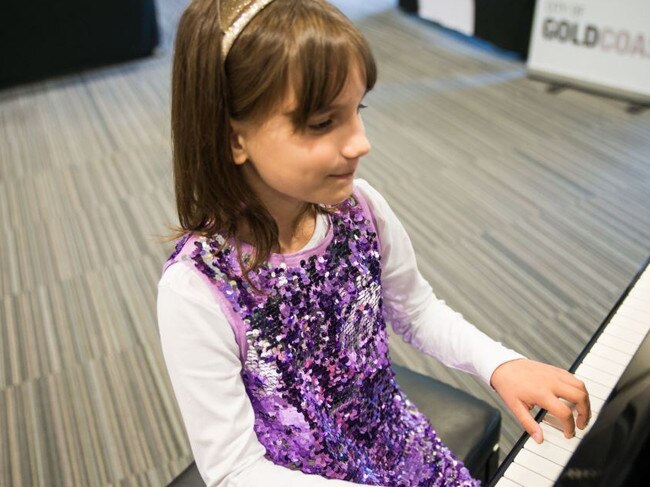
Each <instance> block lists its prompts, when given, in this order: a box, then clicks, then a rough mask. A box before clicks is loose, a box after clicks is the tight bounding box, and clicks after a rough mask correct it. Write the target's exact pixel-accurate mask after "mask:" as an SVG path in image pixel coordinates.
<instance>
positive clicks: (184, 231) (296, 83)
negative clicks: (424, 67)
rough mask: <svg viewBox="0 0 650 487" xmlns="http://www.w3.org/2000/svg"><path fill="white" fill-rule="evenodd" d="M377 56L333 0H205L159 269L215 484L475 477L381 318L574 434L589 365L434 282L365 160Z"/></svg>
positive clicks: (186, 66) (185, 30)
mask: <svg viewBox="0 0 650 487" xmlns="http://www.w3.org/2000/svg"><path fill="white" fill-rule="evenodd" d="M375 79H376V67H375V61H374V59H373V56H372V54H371V52H370V49H369V47H368V45H367V43H366V41H365V40H364V38H363V37H362V36H361V34H360V33H359V32H358V31H357V30H356V29H355V27H354V26H353V25H352V24H351V23H350V21H349V20H348V19H346V18H345V17H344V16H343V15H342V14H341V13H340V12H339V11H338V10H337V9H336V8H334V7H333V6H331V5H330V4H328V3H327V2H326V1H325V0H221V1H218V0H194V1H193V2H192V3H191V5H190V6H189V7H188V8H187V10H186V11H185V13H184V15H183V17H182V19H181V21H180V24H179V28H178V34H177V41H176V51H175V57H174V70H173V94H172V130H173V143H174V176H175V186H176V201H177V207H178V214H179V219H180V229H179V236H181V238H180V240H179V241H178V243H177V245H176V250H175V251H174V253H173V254H172V256H171V257H170V259H169V261H168V262H167V264H166V265H165V270H164V273H163V276H162V278H161V281H160V285H159V295H158V317H159V327H160V335H161V341H162V347H163V352H164V356H165V361H166V364H167V367H168V370H169V375H170V377H171V381H172V385H173V388H174V391H175V394H176V397H177V400H178V403H179V406H180V410H181V413H182V416H183V420H184V422H185V426H186V428H187V432H188V436H189V440H190V444H191V447H192V451H193V453H194V457H195V459H196V463H197V466H198V469H199V471H200V473H201V475H202V477H203V479H204V480H205V482H206V483H207V484H208V485H229V486H235V485H236V486H260V485H295V486H320V485H323V486H331V487H334V486H337V485H341V486H343V485H360V484H363V485H384V486H392V485H400V486H431V485H454V486H455V485H462V486H470V485H472V486H473V485H477V484H478V482H476V481H475V480H473V479H472V478H471V476H470V475H469V472H468V471H467V469H466V468H464V466H463V465H462V463H461V462H459V461H458V460H457V459H456V458H455V457H454V455H453V453H452V452H450V451H449V449H448V448H447V447H446V446H445V445H444V444H443V443H442V442H441V441H440V439H439V438H438V437H437V435H436V432H435V430H434V429H433V428H432V426H431V425H430V424H429V422H428V420H427V419H426V418H425V417H424V416H423V415H422V414H421V413H420V412H419V411H418V410H417V408H416V407H415V406H414V405H413V404H412V403H411V402H409V400H408V399H407V398H406V397H405V396H404V394H402V392H401V391H400V390H399V388H398V386H397V384H396V383H395V380H394V377H393V373H392V370H391V364H390V357H389V355H388V343H387V332H386V323H387V322H388V323H390V324H391V325H392V326H393V327H394V329H395V330H396V331H397V332H398V333H399V334H401V335H402V336H403V337H404V339H405V340H406V341H407V342H409V343H411V344H412V345H413V346H415V347H416V348H417V349H419V350H421V351H423V352H424V353H427V354H430V355H432V356H434V357H436V358H438V359H439V360H441V361H442V362H443V363H445V364H446V365H448V366H451V367H455V368H458V369H461V370H464V371H467V372H470V373H474V374H477V375H479V376H480V377H482V378H483V380H485V381H486V382H487V383H490V384H491V385H492V387H493V388H494V389H495V390H496V391H497V392H498V393H499V394H500V395H501V397H502V398H503V399H504V401H505V402H506V404H507V405H508V406H509V407H510V409H511V410H512V411H513V413H514V414H515V415H516V416H517V418H518V419H519V420H520V422H521V423H522V425H523V426H524V428H525V429H526V430H527V431H528V432H529V433H530V434H531V435H533V437H534V438H536V440H537V441H540V442H541V440H542V438H541V429H540V428H539V425H537V423H535V421H534V420H533V418H532V417H531V416H530V414H529V409H530V408H532V407H533V406H534V405H539V406H541V407H544V408H546V409H548V410H550V411H551V412H552V413H554V414H555V415H557V416H559V417H561V418H563V419H564V423H565V424H564V429H565V434H566V435H567V436H571V435H573V431H574V419H573V415H572V413H571V409H570V408H569V407H568V406H566V405H565V404H564V403H563V402H562V401H560V399H559V398H563V399H566V400H567V401H569V403H573V404H575V405H577V410H578V412H579V416H578V419H577V422H578V425H579V426H580V427H584V426H586V423H587V420H588V416H589V403H588V396H587V393H586V390H585V387H584V384H582V383H581V382H580V381H578V380H577V379H575V378H574V377H573V376H572V375H571V374H569V373H568V372H566V371H563V370H561V369H557V368H555V367H551V366H548V365H544V364H540V363H537V362H533V361H529V360H526V359H524V358H523V357H522V356H521V355H519V354H517V353H515V352H513V351H511V350H508V349H506V348H504V347H503V346H501V345H500V344H499V343H496V342H493V341H492V340H490V339H489V338H488V337H486V336H485V335H484V334H482V333H481V332H479V331H478V330H477V329H476V328H474V327H473V326H472V325H470V324H469V323H467V322H466V321H465V320H464V319H463V318H462V317H461V316H460V315H459V314H457V313H454V312H453V311H452V310H450V309H449V308H448V307H447V306H446V305H445V304H444V302H442V301H438V300H437V299H436V298H435V297H434V295H433V293H432V290H431V288H430V287H429V286H428V284H427V283H426V282H425V281H424V279H423V278H422V276H421V275H420V274H419V272H418V270H417V268H416V263H415V256H414V252H413V249H412V247H411V244H410V241H409V239H408V236H407V235H406V233H405V231H404V228H403V227H402V225H401V224H400V223H399V221H398V220H397V218H396V217H395V215H394V214H393V212H392V211H391V209H390V208H389V206H388V204H387V203H386V201H385V200H384V199H383V198H382V197H381V196H380V195H379V194H378V193H377V192H376V191H375V190H374V189H373V188H372V187H371V186H370V185H369V184H368V183H366V182H364V181H361V180H355V179H354V174H355V171H356V169H357V166H358V164H359V160H360V158H361V157H362V156H364V155H365V154H366V153H368V151H369V149H370V145H369V143H368V140H367V139H366V136H365V132H364V127H363V123H362V121H361V117H360V114H359V111H360V109H361V108H363V105H362V100H363V97H364V95H365V94H366V92H368V91H369V90H370V89H372V87H373V85H374V83H375Z"/></svg>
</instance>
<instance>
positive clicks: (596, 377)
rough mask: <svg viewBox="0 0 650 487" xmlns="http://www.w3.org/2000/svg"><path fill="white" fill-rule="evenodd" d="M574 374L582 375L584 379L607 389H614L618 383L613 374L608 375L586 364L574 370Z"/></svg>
mask: <svg viewBox="0 0 650 487" xmlns="http://www.w3.org/2000/svg"><path fill="white" fill-rule="evenodd" d="M576 374H580V375H584V376H585V377H587V378H589V379H591V380H593V381H594V382H598V383H599V384H602V385H604V386H607V387H609V388H614V386H615V385H616V383H617V382H618V377H617V376H615V375H614V374H608V373H607V372H604V371H602V370H599V369H596V368H594V367H592V366H590V365H588V364H585V363H582V364H580V365H579V366H578V368H577V369H576Z"/></svg>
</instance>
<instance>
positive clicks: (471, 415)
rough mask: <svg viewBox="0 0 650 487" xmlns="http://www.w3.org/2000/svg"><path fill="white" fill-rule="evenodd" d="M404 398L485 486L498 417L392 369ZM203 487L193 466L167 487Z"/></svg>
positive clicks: (478, 403)
mask: <svg viewBox="0 0 650 487" xmlns="http://www.w3.org/2000/svg"><path fill="white" fill-rule="evenodd" d="M393 370H394V371H395V378H396V380H397V383H398V384H399V386H400V388H401V389H402V390H403V391H404V393H405V394H406V396H407V397H408V398H409V399H410V400H411V401H412V402H413V403H415V405H416V406H417V407H418V408H419V409H420V411H422V413H424V414H425V415H426V416H427V417H428V418H429V419H430V420H431V424H432V425H433V427H434V429H435V430H436V431H437V432H438V435H439V436H440V438H442V440H443V441H444V442H445V443H446V444H447V446H449V448H451V450H452V451H454V452H455V453H456V455H457V456H458V458H460V459H461V460H463V462H464V463H465V466H466V467H467V468H468V469H469V471H470V472H471V473H472V475H473V476H474V477H475V478H477V479H479V480H481V481H482V482H483V483H486V482H487V480H489V479H490V477H492V475H493V474H494V472H496V469H497V466H498V465H497V464H498V459H499V444H498V443H499V434H500V432H501V413H500V412H499V410H498V409H496V408H494V407H492V406H490V405H489V404H487V403H486V402H484V401H482V400H480V399H477V398H475V397H474V396H472V395H470V394H468V393H466V392H464V391H461V390H460V389H456V388H454V387H451V386H449V385H447V384H444V383H442V382H440V381H437V380H435V379H432V378H431V377H427V376H425V375H422V374H418V373H417V372H413V371H411V370H409V369H407V368H404V367H400V366H398V365H393ZM203 485H205V484H204V483H203V481H202V479H201V476H200V475H199V471H198V470H197V468H196V464H195V463H194V462H192V464H191V465H190V466H189V467H187V468H186V469H185V470H184V471H183V472H182V473H181V474H180V475H179V476H178V477H176V478H175V479H174V480H173V481H172V483H171V484H169V486H168V487H199V486H203Z"/></svg>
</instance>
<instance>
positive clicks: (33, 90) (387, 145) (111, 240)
mask: <svg viewBox="0 0 650 487" xmlns="http://www.w3.org/2000/svg"><path fill="white" fill-rule="evenodd" d="M185 3H186V2H185V1H184V0H183V1H181V0H167V1H165V2H160V3H159V18H160V23H161V26H162V33H163V43H162V46H161V48H160V50H159V52H158V53H157V55H156V56H154V57H152V58H150V59H146V60H141V61H135V62H131V63H126V64H123V65H119V66H111V67H107V68H103V69H98V70H93V71H88V72H83V73H80V74H77V75H73V76H68V77H63V78H55V79H50V80H47V81H43V82H39V83H34V84H30V85H25V86H20V87H15V88H12V89H8V90H4V91H0V228H1V231H0V249H1V252H0V445H1V446H0V486H23V485H43V486H50V485H53V486H77V485H78V486H100V485H101V486H104V485H115V486H117V485H119V486H132V485H133V486H141V485H147V486H149V485H151V486H158V485H166V484H167V483H168V482H169V481H170V480H171V479H172V478H173V477H174V476H175V475H176V474H178V473H179V472H180V471H181V470H183V468H184V467H185V466H186V465H187V464H188V463H189V462H190V461H191V458H192V457H191V452H190V449H189V445H188V442H187V438H186V436H185V432H184V428H183V424H182V420H181V418H180V415H179V412H178V409H177V406H176V403H175V399H174V396H173V393H172V390H171V386H170V384H169V381H168V378H167V375H166V371H165V367H164V363H163V360H162V355H161V353H160V348H159V344H158V335H157V329H156V317H155V299H156V283H157V281H158V279H159V276H160V268H161V266H162V263H163V261H164V260H165V258H166V255H167V254H168V253H169V252H170V244H165V243H162V240H161V237H162V236H165V235H166V234H167V225H169V224H171V223H173V222H174V221H175V215H174V206H173V194H172V186H171V177H170V176H171V167H170V159H171V155H170V147H169V120H168V118H169V74H170V56H171V55H170V53H171V40H172V38H173V34H174V28H175V25H176V22H177V20H178V16H179V12H180V11H181V10H182V9H183V8H184V5H185ZM335 3H336V4H337V5H340V6H341V7H342V8H343V9H344V11H345V12H346V13H348V14H349V15H350V16H351V17H352V18H353V19H354V20H355V21H356V22H357V23H358V24H359V26H360V27H361V29H362V30H363V31H364V33H365V34H366V35H367V37H368V38H369V40H370V42H371V44H372V46H373V48H374V50H375V53H376V55H377V58H378V60H379V65H380V82H379V84H378V86H377V88H376V90H375V91H374V92H373V93H371V94H370V95H369V96H368V103H367V104H368V105H369V106H370V108H368V110H367V111H365V112H364V115H365V119H366V125H367V129H368V133H369V136H370V139H371V142H372V143H373V150H372V152H371V154H370V155H369V156H368V157H367V158H366V160H365V161H364V162H363V164H362V166H361V173H360V176H362V177H364V178H366V179H367V180H368V181H370V182H371V183H372V184H373V185H374V186H375V187H377V188H378V189H379V190H380V191H381V192H382V193H383V194H384V195H385V196H386V198H387V199H388V201H389V202H390V203H391V205H392V206H393V208H394V209H395V211H396V212H397V214H398V215H399V217H400V218H401V219H402V221H403V223H404V225H405V226H406V227H407V229H408V231H409V233H410V235H411V238H412V241H413V245H414V247H415V249H416V251H417V254H418V259H419V264H420V268H421V271H422V273H423V274H424V276H425V277H426V278H427V279H428V280H429V281H430V282H431V284H432V286H433V288H434V290H435V292H436V294H437V295H438V296H439V297H441V298H444V299H445V300H446V301H447V302H448V303H450V304H451V305H452V306H453V307H454V308H455V309H457V310H458V311H460V312H462V313H463V314H464V315H465V316H466V317H467V318H468V319H469V320H470V321H472V322H474V323H475V324H476V325H477V326H478V327H479V328H481V329H482V330H484V331H485V332H486V333H488V334H489V335H491V336H492V337H494V338H495V339H497V340H500V341H502V342H503V343H505V344H506V345H508V346H511V347H513V348H515V349H517V350H519V351H521V352H522V353H524V354H526V355H528V356H530V357H531V358H536V359H540V360H544V361H547V362H550V363H553V364H556V365H558V366H562V367H568V366H569V365H570V364H571V362H572V361H573V359H574V358H575V357H576V356H577V354H578V352H579V351H580V350H581V349H582V347H583V346H584V344H585V343H586V342H587V340H588V338H589V337H590V336H591V334H592V333H593V332H594V331H595V329H596V328H597V327H598V325H599V324H600V322H601V321H602V320H603V318H604V317H605V315H606V314H607V312H608V310H609V309H610V308H611V307H612V305H613V304H614V303H615V301H616V299H617V297H618V295H619V294H620V293H621V292H622V290H623V289H624V288H625V286H626V285H627V283H628V282H629V281H630V279H631V278H632V276H633V275H634V273H635V272H636V270H637V268H638V266H639V265H640V264H641V263H642V262H643V260H644V259H645V258H646V257H647V256H648V254H650V208H649V201H650V163H649V162H648V159H649V155H650V113H649V112H647V111H646V112H641V113H639V114H636V115H633V114H630V113H628V112H627V111H626V105H625V103H623V102H620V101H615V100H611V99H606V98H599V97H595V96H592V95H588V94H585V93H580V92H577V91H572V90H567V91H563V92H560V93H558V94H552V95H551V94H549V93H547V90H546V86H545V85H544V84H542V83H539V82H534V81H531V80H528V79H527V78H526V76H525V69H524V66H523V65H522V64H521V62H519V61H517V60H514V59H512V58H511V57H510V56H507V55H505V54H503V53H500V52H498V51H494V50H492V49H490V48H488V47H486V46H483V45H481V44H479V43H472V42H467V41H466V40H463V39H462V38H460V37H459V36H457V35H454V34H450V33H449V32H446V31H442V30H440V29H438V28H436V27H435V26H434V25H432V24H429V23H426V22H423V21H421V20H418V19H416V18H414V17H411V16H407V15H404V14H402V13H401V12H399V11H398V10H396V9H395V7H394V5H393V4H394V2H391V1H388V0H380V1H376V2H355V1H353V0H339V1H337V2H335ZM391 346H392V354H393V357H394V359H395V361H396V362H398V363H401V364H406V365H408V366H409V367H411V368H413V369H415V370H418V371H421V372H425V373H428V374H432V375H434V376H436V377H438V378H440V379H442V380H444V381H446V382H449V383H451V384H453V385H456V386H458V387H461V388H464V389H466V390H469V391H471V392H472V393H474V394H475V395H477V396H480V397H482V398H484V399H486V400H488V401H490V402H491V403H493V404H495V405H496V404H499V402H498V399H497V398H496V397H495V396H494V394H493V393H492V392H491V391H490V390H489V388H488V387H486V386H485V385H483V384H481V383H480V382H479V381H477V380H475V379H474V378H473V377H471V376H468V375H464V374H462V373H456V372H454V371H449V370H447V369H445V368H444V367H441V366H440V365H438V364H437V363H436V362H435V361H434V360H433V359H430V358H427V357H423V356H421V355H418V354H414V353H413V352H412V351H411V349H410V348H408V346H406V345H404V344H403V343H402V342H401V341H400V339H399V338H398V337H394V338H393V340H392V344H391ZM503 411H504V425H503V435H502V441H501V445H502V448H503V449H504V450H505V451H507V450H508V449H509V448H510V447H511V445H512V444H513V442H514V441H515V440H516V438H517V437H518V436H519V434H520V433H521V430H520V429H519V427H518V426H517V424H516V423H515V421H514V419H512V417H510V416H509V413H507V412H506V411H505V409H503Z"/></svg>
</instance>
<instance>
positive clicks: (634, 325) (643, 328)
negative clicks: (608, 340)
mask: <svg viewBox="0 0 650 487" xmlns="http://www.w3.org/2000/svg"><path fill="white" fill-rule="evenodd" d="M649 313H650V312H649ZM611 325H620V326H623V327H624V328H629V329H630V330H633V331H636V332H637V333H643V334H644V335H645V334H646V333H648V331H650V320H648V322H647V323H639V322H638V321H635V320H631V319H629V318H627V317H626V316H623V315H622V314H618V313H616V314H615V315H614V316H613V317H612V319H611V321H610V322H609V325H607V326H611Z"/></svg>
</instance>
